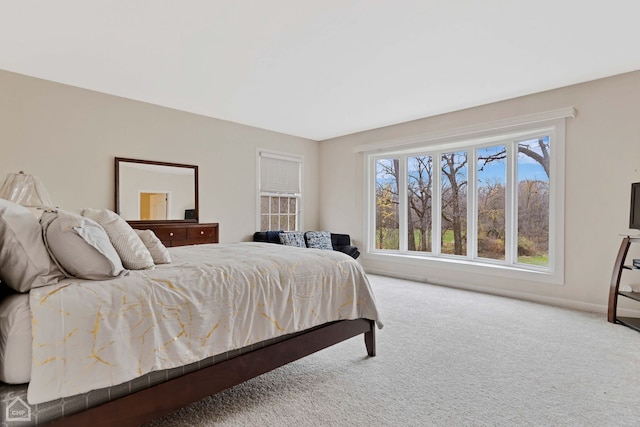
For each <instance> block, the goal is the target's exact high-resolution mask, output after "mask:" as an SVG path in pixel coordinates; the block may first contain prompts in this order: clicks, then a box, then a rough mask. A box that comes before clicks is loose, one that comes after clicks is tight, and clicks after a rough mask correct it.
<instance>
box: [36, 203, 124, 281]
mask: <svg viewBox="0 0 640 427" xmlns="http://www.w3.org/2000/svg"><path fill="white" fill-rule="evenodd" d="M40 224H41V225H42V233H43V236H44V242H45V244H46V246H47V249H49V253H50V254H51V256H52V257H53V258H54V259H55V261H56V262H57V263H58V266H59V267H60V269H61V270H62V271H63V272H64V273H65V274H66V275H67V276H69V277H77V278H79V279H87V280H105V279H110V278H112V277H117V276H120V275H124V274H126V273H127V271H126V270H125V269H124V267H123V266H122V262H121V261H120V257H119V256H118V253H117V252H116V250H115V249H114V247H113V245H112V244H111V242H110V241H109V236H107V233H106V232H105V231H104V229H103V228H102V227H101V226H100V224H98V223H97V222H95V221H92V220H91V219H89V218H84V217H82V216H80V215H78V214H75V213H71V212H66V211H63V210H57V211H45V212H44V213H43V214H42V217H41V218H40Z"/></svg>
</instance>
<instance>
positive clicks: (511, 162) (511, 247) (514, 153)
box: [504, 142, 518, 265]
mask: <svg viewBox="0 0 640 427" xmlns="http://www.w3.org/2000/svg"><path fill="white" fill-rule="evenodd" d="M516 144H517V143H516V142H510V143H507V144H505V146H506V148H507V157H506V158H507V191H506V192H505V197H506V201H505V205H506V206H505V225H504V226H505V239H504V243H505V261H506V263H507V264H509V265H513V264H515V263H516V261H517V260H518V236H517V232H516V230H517V229H518V226H517V223H518V210H517V208H516V206H517V205H516V203H518V200H517V196H518V192H517V188H516V187H517V183H518V179H517V176H518V170H517V165H518V161H517V157H518V150H517V149H515V147H516Z"/></svg>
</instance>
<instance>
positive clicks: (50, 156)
mask: <svg viewBox="0 0 640 427" xmlns="http://www.w3.org/2000/svg"><path fill="white" fill-rule="evenodd" d="M275 107H277V106H274V108H275ZM257 148H263V149H269V150H274V151H279V152H286V153H291V154H296V155H301V156H304V171H305V173H304V181H303V182H304V189H303V190H304V205H303V209H304V228H305V229H315V228H317V223H318V191H319V183H318V173H319V172H318V155H319V144H318V142H315V141H310V140H305V139H302V138H298V137H293V136H289V135H283V134H278V133H275V132H269V131H265V130H262V129H257V128H253V127H249V126H243V125H239V124H235V123H230V122H226V121H222V120H216V119H211V118H207V117H203V116H198V115H195V114H189V113H185V112H180V111H176V110H172V109H168V108H163V107H158V106H154V105H150V104H145V103H142V102H136V101H131V100H127V99H124V98H119V97H115V96H110V95H105V94H100V93H96V92H92V91H88V90H83V89H78V88H74V87H70V86H66V85H61V84H56V83H52V82H48V81H44V80H39V79H34V78H30V77H26V76H22V75H18V74H13V73H9V72H5V71H0V177H3V176H4V175H5V174H6V173H9V172H17V171H18V170H24V171H25V172H27V173H31V174H34V175H38V176H39V177H40V178H41V179H42V181H43V183H44V184H45V186H46V187H47V189H48V190H49V193H50V194H51V197H52V199H53V201H54V202H55V203H56V204H58V205H59V206H60V207H62V208H65V209H68V210H77V209H81V208H84V207H92V208H109V209H114V196H113V194H114V176H113V173H114V172H113V170H114V157H130V158H138V159H147V160H158V161H165V162H174V163H186V164H195V165H198V166H199V175H200V221H201V222H219V223H220V241H221V242H233V241H241V240H249V239H250V237H251V235H252V234H253V232H254V231H255V227H256V160H255V159H256V150H257Z"/></svg>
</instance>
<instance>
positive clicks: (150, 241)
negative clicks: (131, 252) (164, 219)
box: [135, 230, 171, 264]
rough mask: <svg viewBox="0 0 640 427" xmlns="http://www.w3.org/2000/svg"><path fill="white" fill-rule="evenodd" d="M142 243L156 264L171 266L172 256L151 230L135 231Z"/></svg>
mask: <svg viewBox="0 0 640 427" xmlns="http://www.w3.org/2000/svg"><path fill="white" fill-rule="evenodd" d="M135 231H136V234H137V235H138V237H140V240H142V243H144V245H145V246H146V247H147V249H148V250H149V253H150V254H151V258H153V263H154V264H169V263H170V262H171V256H170V255H169V251H168V250H167V248H166V247H165V246H164V245H163V244H162V242H161V241H160V239H158V237H157V236H156V235H155V233H154V232H153V231H151V230H135Z"/></svg>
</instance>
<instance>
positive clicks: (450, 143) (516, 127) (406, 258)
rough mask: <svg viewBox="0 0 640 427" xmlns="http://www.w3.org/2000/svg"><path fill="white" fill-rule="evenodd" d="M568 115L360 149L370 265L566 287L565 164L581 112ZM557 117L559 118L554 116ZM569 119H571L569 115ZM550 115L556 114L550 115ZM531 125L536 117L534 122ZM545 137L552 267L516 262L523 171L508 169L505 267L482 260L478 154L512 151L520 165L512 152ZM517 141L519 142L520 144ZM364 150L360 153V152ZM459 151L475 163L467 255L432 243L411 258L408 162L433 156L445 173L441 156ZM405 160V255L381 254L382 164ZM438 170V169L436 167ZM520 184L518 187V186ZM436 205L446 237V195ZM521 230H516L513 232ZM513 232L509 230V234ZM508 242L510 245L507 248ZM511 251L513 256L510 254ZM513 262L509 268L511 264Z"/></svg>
mask: <svg viewBox="0 0 640 427" xmlns="http://www.w3.org/2000/svg"><path fill="white" fill-rule="evenodd" d="M558 111H560V112H561V113H562V114H557V117H554V118H550V119H548V120H535V121H531V122H528V121H527V120H526V119H527V117H525V118H521V119H519V120H518V119H517V118H516V119H515V120H513V122H517V123H510V124H509V125H506V126H500V127H495V128H494V127H492V126H491V124H488V125H486V126H484V127H483V126H482V125H479V126H477V129H475V130H472V131H468V132H467V131H465V130H464V129H462V130H461V131H460V132H458V133H456V132H455V131H454V132H449V133H448V134H447V135H446V136H442V137H440V136H435V137H433V138H428V137H424V138H419V137H418V138H414V139H413V140H410V141H408V142H407V141H401V142H399V143H395V144H394V142H393V141H391V142H387V143H385V142H381V143H378V144H375V145H376V146H377V148H376V149H374V150H362V149H361V148H363V147H357V148H356V150H355V151H360V152H365V156H364V162H365V167H364V170H365V174H366V176H365V186H366V187H365V188H366V191H365V197H364V203H365V220H364V223H365V224H364V230H363V231H364V232H363V236H364V247H365V251H364V252H365V253H364V256H363V259H364V260H372V261H394V262H400V263H408V264H412V265H419V266H429V267H436V268H451V269H456V270H462V271H467V272H469V273H473V274H489V275H498V276H504V277H510V278H515V279H524V280H530V281H536V282H543V283H550V284H563V283H564V164H565V118H566V117H573V116H575V110H574V109H573V108H571V109H564V110H558ZM551 113H555V112H551ZM565 113H566V114H565ZM547 115H550V114H547ZM528 118H529V119H531V117H528ZM542 134H545V135H549V136H550V138H551V150H550V151H551V156H550V177H549V178H550V190H549V191H550V194H549V263H548V266H546V267H539V266H533V265H528V264H521V263H517V262H513V261H514V259H515V260H516V261H517V209H514V207H516V206H517V194H515V193H516V188H517V167H510V168H509V167H507V176H506V181H505V186H506V188H507V194H506V195H505V197H506V198H507V200H506V207H505V208H506V211H505V233H506V234H505V261H502V260H492V259H488V258H480V257H478V254H477V236H476V235H477V188H476V185H477V171H476V166H477V165H476V162H477V150H478V149H480V148H483V147H490V146H496V145H506V146H507V156H509V161H511V162H515V164H517V155H518V152H517V150H514V149H513V148H511V147H515V146H517V144H518V142H522V141H524V140H526V139H527V138H528V137H529V138H531V137H536V136H540V135H542ZM515 141H517V142H515ZM358 149H360V150H358ZM454 151H467V152H468V156H469V158H472V159H473V165H472V164H469V165H468V167H467V174H468V175H467V181H468V183H469V184H471V183H473V186H471V185H469V186H468V189H467V197H468V208H467V224H468V225H467V227H468V228H467V230H468V232H467V242H466V243H467V255H466V256H460V255H447V254H443V253H441V248H440V239H439V238H438V237H435V238H433V240H432V248H431V249H432V251H431V252H418V251H415V252H410V251H408V250H407V246H408V245H407V239H408V237H407V209H408V203H407V159H408V158H409V157H415V156H417V155H431V156H433V162H434V165H436V164H437V165H438V168H439V167H440V166H439V165H440V161H441V154H442V153H450V152H454ZM390 158H400V162H399V163H400V171H399V176H400V177H401V179H400V182H399V183H398V185H399V186H400V188H401V189H403V191H401V192H400V195H399V197H400V204H401V206H400V212H399V218H400V224H399V235H400V236H401V238H400V244H399V250H380V249H376V248H375V245H376V240H375V237H376V236H375V232H376V228H375V227H376V223H375V183H376V169H375V165H376V160H378V159H390ZM434 170H435V166H434ZM434 175H435V176H434V178H433V183H432V185H433V188H434V189H440V188H441V187H440V186H441V172H440V171H439V172H438V173H435V174H434ZM514 183H515V185H514ZM432 194H433V201H432V209H433V212H434V213H433V215H432V218H433V220H432V235H433V236H439V235H440V234H439V233H440V221H441V215H440V210H439V208H440V191H433V192H432ZM513 228H515V230H514V229H513ZM507 229H508V230H507ZM507 239H509V241H508V242H507ZM506 245H509V246H510V250H507V249H506ZM507 261H508V262H507Z"/></svg>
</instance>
